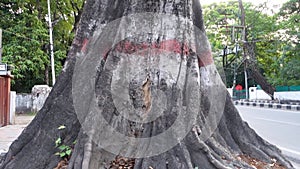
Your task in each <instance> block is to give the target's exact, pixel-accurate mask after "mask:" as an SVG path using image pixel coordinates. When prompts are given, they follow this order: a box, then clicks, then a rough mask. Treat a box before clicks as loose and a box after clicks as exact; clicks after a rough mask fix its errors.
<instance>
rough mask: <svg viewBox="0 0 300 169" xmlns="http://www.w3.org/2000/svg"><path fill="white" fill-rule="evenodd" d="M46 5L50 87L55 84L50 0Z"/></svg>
mask: <svg viewBox="0 0 300 169" xmlns="http://www.w3.org/2000/svg"><path fill="white" fill-rule="evenodd" d="M47 3H48V20H49V37H50V53H51V57H50V59H51V60H50V61H51V71H52V85H53V86H54V84H55V67H54V53H53V38H52V21H51V8H50V0H47Z"/></svg>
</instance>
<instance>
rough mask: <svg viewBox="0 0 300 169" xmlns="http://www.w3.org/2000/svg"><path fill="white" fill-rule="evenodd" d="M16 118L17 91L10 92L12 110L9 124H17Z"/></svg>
mask: <svg viewBox="0 0 300 169" xmlns="http://www.w3.org/2000/svg"><path fill="white" fill-rule="evenodd" d="M15 118H16V92H14V91H11V92H10V112H9V120H10V121H9V124H15Z"/></svg>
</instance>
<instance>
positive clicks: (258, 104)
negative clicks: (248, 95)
mask: <svg viewBox="0 0 300 169" xmlns="http://www.w3.org/2000/svg"><path fill="white" fill-rule="evenodd" d="M234 104H235V105H241V106H252V107H261V108H272V109H282V110H293V111H300V105H292V104H280V103H262V102H252V101H244V100H237V101H234Z"/></svg>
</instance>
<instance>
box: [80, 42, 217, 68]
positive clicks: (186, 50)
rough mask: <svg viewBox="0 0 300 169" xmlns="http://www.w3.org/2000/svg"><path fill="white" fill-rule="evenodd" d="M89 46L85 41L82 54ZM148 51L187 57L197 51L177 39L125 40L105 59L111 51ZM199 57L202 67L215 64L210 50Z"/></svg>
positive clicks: (141, 52)
mask: <svg viewBox="0 0 300 169" xmlns="http://www.w3.org/2000/svg"><path fill="white" fill-rule="evenodd" d="M87 44H88V39H84V41H83V45H82V48H81V51H82V52H85V51H86V48H87ZM147 49H156V52H157V51H161V53H162V52H163V51H168V52H174V53H178V54H183V55H186V56H188V55H190V54H191V53H195V50H193V48H191V47H189V46H188V45H187V43H182V42H179V41H178V40H176V39H173V40H165V41H160V42H158V43H146V42H144V43H135V42H132V41H129V40H123V41H120V42H119V43H118V44H116V45H115V47H113V48H111V49H108V50H106V51H105V55H104V56H103V57H104V59H106V58H107V56H108V54H109V53H110V52H111V51H118V52H120V53H125V54H133V53H138V54H140V55H146V54H147ZM158 54H159V53H158ZM197 56H198V62H199V66H200V67H204V66H207V65H211V64H212V63H213V62H214V61H213V57H212V54H211V51H210V50H207V51H204V52H201V53H200V54H198V55H197Z"/></svg>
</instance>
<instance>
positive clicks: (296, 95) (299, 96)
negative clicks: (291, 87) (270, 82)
mask: <svg viewBox="0 0 300 169" xmlns="http://www.w3.org/2000/svg"><path fill="white" fill-rule="evenodd" d="M274 98H275V99H278V100H300V91H295V92H293V91H289V92H275V93H274Z"/></svg>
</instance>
